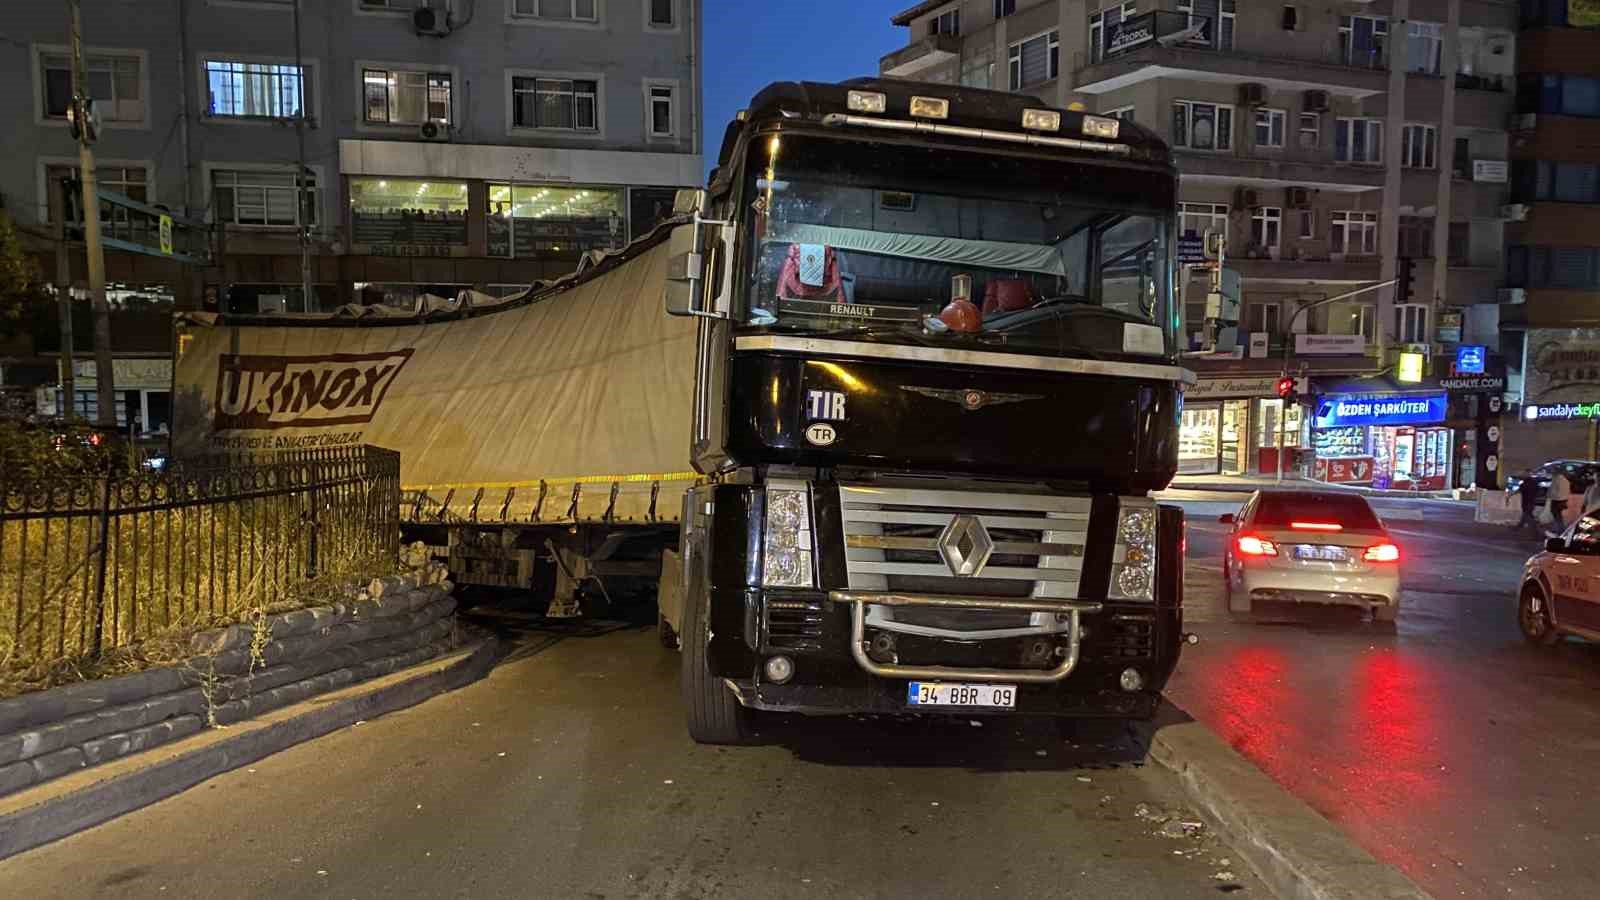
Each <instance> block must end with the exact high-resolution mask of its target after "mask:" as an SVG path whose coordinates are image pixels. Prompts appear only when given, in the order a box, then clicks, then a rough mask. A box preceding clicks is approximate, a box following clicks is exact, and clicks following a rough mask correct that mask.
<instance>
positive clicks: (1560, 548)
mask: <svg viewBox="0 0 1600 900" xmlns="http://www.w3.org/2000/svg"><path fill="white" fill-rule="evenodd" d="M1544 549H1545V550H1547V551H1549V552H1551V553H1565V552H1567V542H1566V541H1565V540H1562V539H1561V538H1549V539H1547V540H1546V541H1545V542H1544Z"/></svg>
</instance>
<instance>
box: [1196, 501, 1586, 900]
mask: <svg viewBox="0 0 1600 900" xmlns="http://www.w3.org/2000/svg"><path fill="white" fill-rule="evenodd" d="M1168 499H1170V500H1177V501H1179V502H1181V503H1182V504H1183V505H1184V506H1185V507H1186V509H1187V510H1188V511H1189V561H1190V563H1189V569H1188V572H1187V578H1186V583H1185V591H1186V592H1185V609H1186V624H1188V625H1189V627H1190V630H1192V631H1194V632H1196V633H1198V634H1199V635H1200V637H1201V642H1200V643H1199V644H1198V645H1197V646H1194V647H1190V648H1188V649H1187V650H1186V651H1185V654H1184V657H1183V661H1182V663H1181V664H1180V665H1179V669H1178V674H1177V675H1176V676H1175V677H1174V679H1173V681H1172V682H1171V684H1170V685H1169V687H1168V695H1169V696H1170V697H1171V698H1172V699H1173V700H1174V701H1175V702H1176V703H1177V704H1178V705H1179V706H1181V707H1183V708H1184V709H1185V710H1187V711H1188V712H1189V713H1190V714H1191V715H1193V716H1194V717H1195V718H1197V719H1199V720H1200V721H1202V722H1204V723H1205V724H1206V725H1208V726H1209V727H1211V728H1212V729H1213V730H1214V731H1216V732H1218V733H1219V734H1220V735H1221V736H1222V737H1223V738H1224V739H1225V740H1227V741H1228V742H1230V743H1231V744H1232V745H1233V746H1234V747H1235V748H1237V749H1238V750H1240V751H1241V752H1242V753H1244V754H1245V755H1246V756H1248V757H1249V758H1250V759H1251V760H1253V761H1254V762H1255V763H1256V764H1257V765H1259V766H1260V767H1261V768H1262V769H1264V770H1265V771H1266V772H1267V773H1268V774H1270V775H1271V776H1272V777H1273V778H1274V779H1276V780H1277V781H1278V782H1279V783H1280V784H1282V785H1284V786H1285V787H1287V788H1288V789H1289V790H1291V791H1292V792H1294V793H1295V794H1297V795H1299V796H1300V797H1301V798H1303V799H1304V800H1306V801H1307V802H1308V803H1310V804H1311V805H1312V806H1313V807H1314V808H1316V809H1317V810H1318V811H1320V812H1321V813H1323V814H1324V815H1325V816H1327V817H1328V818H1330V819H1332V820H1333V821H1334V822H1336V823H1337V824H1339V825H1340V826H1341V827H1343V828H1344V829H1345V830H1346V831H1347V832H1348V833H1349V834H1350V835H1351V836H1353V837H1354V838H1355V839H1356V840H1357V841H1358V842H1359V843H1360V844H1362V845H1363V846H1365V847H1366V848H1367V849H1368V850H1370V851H1371V852H1372V853H1373V854H1374V855H1376V856H1378V857H1379V858H1380V859H1383V860H1385V861H1387V862H1391V863H1394V864H1395V865H1397V866H1399V867H1400V868H1401V869H1402V870H1403V871H1405V872H1406V874H1408V875H1410V876H1411V877H1412V878H1413V879H1415V880H1416V881H1417V882H1418V883H1419V884H1421V885H1422V886H1423V887H1424V888H1426V889H1427V890H1428V891H1430V892H1431V893H1433V894H1434V895H1435V896H1437V897H1454V896H1467V897H1529V898H1532V897H1538V898H1559V897H1584V898H1588V897H1594V896H1595V895H1596V892H1597V888H1596V885H1597V884H1600V805H1597V804H1596V803H1595V802H1594V796H1595V795H1594V788H1593V785H1594V784H1595V771H1596V765H1597V764H1600V647H1596V646H1593V645H1586V644H1583V643H1578V642H1566V643H1564V644H1562V645H1561V646H1559V647H1556V648H1553V649H1552V648H1535V647H1531V646H1528V645H1526V644H1525V642H1524V641H1523V639H1522V637H1521V634H1520V632H1519V631H1518V630H1517V625H1516V611H1515V605H1516V590H1517V585H1518V580H1519V575H1520V571H1521V566H1522V563H1523V561H1524V560H1525V559H1526V558H1527V557H1528V556H1529V555H1530V554H1532V553H1533V552H1535V551H1536V550H1537V549H1538V543H1537V542H1536V541H1530V540H1528V539H1526V538H1524V539H1520V540H1519V539H1516V538H1513V537H1512V536H1510V535H1509V534H1508V533H1506V532H1505V531H1504V530H1501V529H1495V528H1491V527H1488V526H1477V525H1474V524H1473V523H1472V522H1471V508H1470V507H1469V506H1467V505H1464V504H1454V503H1446V502H1430V501H1416V500H1389V499H1378V500H1374V501H1373V502H1374V506H1375V507H1376V508H1377V509H1378V511H1379V514H1380V515H1382V516H1384V517H1385V518H1386V520H1387V521H1388V524H1389V527H1390V529H1391V530H1392V532H1393V533H1394V535H1395V537H1396V538H1397V541H1396V543H1398V544H1399V545H1400V547H1401V550H1402V553H1403V554H1404V557H1403V562H1402V565H1403V566H1404V568H1403V571H1402V582H1403V587H1402V590H1403V595H1402V607H1401V613H1400V619H1399V622H1398V625H1397V627H1396V628H1395V629H1394V630H1393V631H1391V632H1387V633H1386V632H1384V631H1383V630H1382V628H1381V626H1377V627H1375V626H1371V625H1367V624H1363V623H1361V622H1359V621H1358V620H1356V617H1353V616H1351V615H1348V614H1346V615H1294V616H1286V617H1280V618H1275V619H1274V620H1272V621H1264V622H1249V623H1234V622H1231V621H1229V618H1228V616H1227V614H1226V612H1225V611H1224V609H1223V605H1222V593H1221V592H1222V577H1221V555H1222V546H1223V540H1224V537H1223V535H1224V532H1225V531H1226V526H1223V525H1220V524H1218V523H1217V522H1216V516H1217V515H1219V514H1220V513H1221V512H1223V511H1231V510H1232V509H1233V508H1235V507H1236V506H1237V501H1238V500H1239V499H1240V497H1239V496H1237V495H1235V496H1232V497H1228V496H1225V495H1217V494H1198V493H1194V492H1172V493H1171V494H1170V495H1169V497H1168Z"/></svg>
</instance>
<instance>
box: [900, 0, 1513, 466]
mask: <svg viewBox="0 0 1600 900" xmlns="http://www.w3.org/2000/svg"><path fill="white" fill-rule="evenodd" d="M893 21H894V22H895V23H896V24H898V25H903V26H905V27H906V28H907V29H908V31H909V37H910V40H909V42H908V44H907V46H906V47H904V48H902V49H899V50H896V51H895V52H893V53H890V54H888V55H886V56H884V57H883V59H882V60H881V61H880V70H881V72H882V73H883V74H885V75H889V76H894V77H904V78H911V79H917V80H923V81H932V82H942V83H949V84H960V85H965V86H971V87H983V88H991V89H997V90H1010V91H1020V92H1024V93H1029V94H1033V95H1036V96H1038V97H1040V98H1041V99H1043V100H1045V101H1047V102H1050V103H1053V104H1056V105H1060V106H1068V105H1071V104H1081V105H1082V107H1083V108H1086V109H1088V110H1091V111H1095V112H1099V113H1101V114H1104V115H1114V116H1118V117H1122V118H1127V119H1132V120H1134V121H1136V122H1138V123H1140V124H1142V125H1145V126H1147V127H1151V128H1153V129H1155V130H1156V131H1157V132H1159V133H1161V134H1162V135H1163V136H1164V137H1165V138H1166V139H1167V141H1168V142H1169V143H1170V144H1171V146H1172V147H1173V148H1174V153H1175V156H1176V157H1177V161H1178V167H1179V169H1180V171H1181V173H1182V176H1183V177H1182V187H1181V196H1180V199H1181V203H1180V209H1179V231H1180V234H1181V235H1187V236H1199V235H1202V234H1204V232H1206V231H1208V230H1216V231H1222V232H1225V233H1226V234H1227V236H1228V248H1229V249H1228V253H1229V259H1228V262H1227V268H1229V269H1231V270H1234V271H1235V272H1237V273H1238V275H1239V277H1240V284H1241V286H1242V289H1241V298H1240V299H1241V311H1240V320H1241V321H1240V334H1239V342H1238V343H1239V349H1237V350H1236V351H1234V352H1232V353H1226V354H1213V355H1210V356H1202V357H1197V358H1194V359H1193V360H1192V361H1191V363H1190V365H1191V367H1192V368H1194V369H1195V370H1196V371H1197V372H1198V374H1199V375H1200V383H1199V384H1198V385H1197V386H1196V388H1195V389H1194V390H1193V391H1191V392H1190V394H1189V396H1188V400H1187V407H1186V413H1185V426H1186V427H1185V429H1184V433H1185V437H1184V452H1183V461H1182V462H1183V465H1182V467H1183V469H1184V470H1186V471H1193V472H1220V473H1225V474H1227V473H1234V474H1238V473H1245V472H1255V471H1271V470H1273V469H1275V468H1276V466H1277V462H1278V461H1277V454H1278V448H1279V447H1286V448H1290V449H1296V448H1300V447H1306V446H1309V445H1312V444H1317V449H1318V454H1319V457H1320V458H1322V459H1325V460H1333V459H1339V460H1345V461H1346V462H1344V463H1341V464H1340V465H1339V466H1331V465H1330V464H1329V463H1327V462H1318V463H1316V464H1314V465H1315V467H1316V471H1321V472H1322V473H1324V475H1325V476H1326V477H1329V478H1330V479H1337V480H1351V481H1368V480H1371V479H1372V478H1373V477H1374V475H1375V473H1376V477H1377V478H1378V480H1379V481H1380V482H1382V481H1385V480H1386V475H1385V470H1386V469H1387V472H1388V475H1390V476H1393V475H1396V474H1397V473H1396V470H1395V468H1394V465H1395V461H1396V460H1395V454H1396V453H1397V452H1400V450H1406V452H1407V453H1414V454H1416V457H1415V459H1417V460H1418V461H1420V460H1421V454H1422V452H1423V450H1424V449H1425V448H1426V447H1433V446H1435V445H1437V446H1438V447H1439V448H1440V449H1438V450H1431V449H1430V450H1427V453H1428V456H1427V464H1426V465H1425V466H1424V465H1420V464H1419V465H1416V466H1413V467H1412V469H1413V470H1414V471H1401V472H1399V473H1398V474H1399V475H1402V476H1409V477H1402V478H1400V479H1399V481H1400V483H1402V484H1407V483H1409V484H1419V483H1423V480H1424V479H1425V480H1426V483H1429V484H1430V485H1431V484H1433V483H1436V482H1437V483H1440V484H1460V483H1470V482H1472V481H1474V480H1482V478H1481V476H1483V475H1484V474H1485V464H1486V463H1487V462H1488V460H1487V456H1488V455H1490V454H1481V453H1478V452H1477V446H1476V438H1477V437H1478V436H1479V434H1480V432H1481V429H1479V428H1477V427H1476V424H1477V423H1476V419H1477V418H1478V416H1479V408H1480V407H1483V408H1485V409H1487V407H1488V403H1487V398H1488V396H1489V395H1490V394H1493V395H1494V396H1496V397H1498V389H1496V388H1494V387H1493V385H1495V384H1497V383H1502V384H1503V380H1504V378H1503V375H1500V376H1499V382H1496V381H1495V375H1494V373H1493V371H1492V370H1493V369H1494V367H1495V366H1496V365H1497V364H1498V360H1499V351H1500V346H1499V305H1498V304H1499V301H1500V299H1501V297H1500V294H1499V291H1500V288H1501V287H1502V286H1503V280H1504V271H1503V245H1504V242H1505V232H1506V225H1507V221H1506V219H1507V215H1508V212H1509V211H1508V209H1507V207H1508V196H1507V195H1508V190H1509V185H1508V183H1507V182H1508V180H1509V176H1508V159H1509V146H1508V143H1509V138H1508V133H1507V123H1508V119H1509V116H1510V114H1511V112H1512V110H1513V107H1514V104H1515V100H1516V90H1515V89H1516V85H1517V68H1516V60H1517V55H1518V54H1517V42H1516V30H1517V25H1518V8H1517V6H1516V4H1515V3H1512V2H1490V0H1409V2H1408V0H1369V2H1355V0H1342V2H1340V0H1335V2H1326V3H1316V4H1310V3H1266V2H1248V3H1247V2H1242V0H1117V2H1108V0H959V2H926V3H921V4H919V5H917V6H915V7H912V8H910V9H907V10H905V11H904V12H902V13H900V14H898V15H896V16H895V17H894V18H893ZM1405 259H1409V260H1410V261H1411V263H1410V266H1409V269H1410V271H1411V273H1412V279H1411V287H1410V291H1409V295H1410V296H1409V298H1408V299H1407V302H1404V303H1396V302H1395V292H1394V291H1393V290H1391V289H1387V288H1385V289H1379V290H1375V291H1371V292H1368V293H1365V294H1360V295H1357V296H1355V297H1352V298H1350V299H1349V300H1347V301H1341V302H1334V303H1330V304H1327V305H1322V306H1316V307H1311V306H1310V304H1312V303H1314V302H1316V301H1319V300H1324V299H1326V298H1330V297H1334V296H1336V295H1338V294H1342V293H1345V292H1348V291H1352V290H1355V289H1357V288H1360V287H1363V286H1368V285H1372V284H1374V283H1378V282H1381V281H1384V280H1387V279H1390V278H1394V277H1396V274H1397V272H1400V271H1403V270H1404V269H1406V268H1407V267H1406V266H1405V264H1404V263H1402V262H1401V261H1402V260H1405ZM1194 275H1195V277H1193V278H1190V279H1188V282H1187V284H1186V285H1185V292H1184V297H1185V313H1186V317H1185V318H1186V323H1187V326H1188V331H1189V332H1190V333H1191V334H1193V335H1195V337H1196V341H1195V344H1194V346H1195V347H1198V346H1199V343H1198V335H1199V333H1200V332H1201V330H1202V322H1203V317H1204V315H1205V302H1204V301H1205V294H1206V291H1207V281H1206V279H1205V278H1203V277H1200V276H1199V273H1198V272H1196V273H1194ZM1407 345H1411V346H1412V347H1414V348H1416V349H1420V350H1425V351H1426V352H1427V353H1428V355H1429V357H1430V365H1429V371H1428V373H1427V375H1426V376H1425V378H1424V380H1423V382H1420V383H1404V384H1402V383H1397V382H1396V381H1395V380H1394V378H1393V377H1392V372H1391V370H1392V367H1393V365H1394V362H1395V353H1396V351H1397V350H1398V348H1401V347H1403V346H1407ZM1462 345H1467V346H1474V345H1481V346H1487V347H1488V348H1489V350H1490V351H1492V352H1491V353H1489V354H1488V356H1489V366H1488V368H1489V369H1491V371H1490V372H1489V373H1486V374H1484V375H1483V376H1482V377H1476V378H1472V379H1463V378H1462V377H1461V373H1458V372H1454V371H1452V367H1453V363H1454V359H1455V350H1456V348H1458V347H1459V346H1462ZM1380 347H1381V348H1383V349H1384V351H1385V352H1383V353H1380ZM1286 357H1287V358H1288V360H1289V363H1288V368H1289V369H1290V371H1291V372H1292V373H1295V374H1303V375H1305V376H1306V379H1307V380H1306V381H1305V382H1303V389H1304V390H1306V391H1308V392H1310V393H1312V394H1314V395H1316V396H1318V397H1327V398H1337V397H1343V396H1354V395H1360V396H1364V397H1365V396H1372V397H1381V396H1390V395H1399V394H1412V393H1427V394H1429V395H1430V396H1432V395H1435V394H1437V395H1440V399H1439V402H1438V403H1430V404H1429V409H1430V412H1429V413H1428V414H1427V415H1426V417H1425V418H1426V419H1427V421H1423V420H1418V421H1415V422H1399V423H1397V422H1387V421H1386V422H1385V423H1383V424H1381V425H1375V424H1374V423H1366V422H1362V423H1356V422H1348V423H1346V422H1343V421H1341V420H1336V419H1333V418H1325V419H1323V420H1321V421H1320V422H1319V421H1318V420H1317V418H1318V417H1317V416H1316V415H1315V411H1316V409H1317V407H1316V406H1313V410H1312V413H1313V414H1312V415H1310V416H1303V415H1302V413H1301V410H1300V409H1299V408H1297V407H1291V408H1290V409H1288V410H1287V411H1286V410H1284V409H1283V407H1282V404H1281V403H1280V402H1279V401H1278V400H1277V399H1276V397H1275V396H1274V395H1273V384H1274V382H1275V378H1276V376H1277V375H1278V374H1279V373H1280V371H1281V370H1282V368H1283V367H1284V366H1285V363H1284V359H1285V358H1286ZM1467 383H1470V385H1471V388H1470V389H1453V388H1450V387H1449V386H1448V385H1450V384H1467ZM1480 401H1483V402H1481V403H1480ZM1495 405H1496V406H1498V401H1497V402H1496V404H1495ZM1319 424H1320V425H1321V426H1323V427H1320V428H1319V427H1318V426H1319ZM1375 428H1377V429H1387V430H1377V431H1375V430H1374V429H1375ZM1397 429H1398V431H1397ZM1425 431H1426V432H1427V435H1424V433H1423V432H1425ZM1434 431H1438V432H1439V434H1438V435H1433V432H1434ZM1323 432H1326V434H1324V433H1323ZM1401 432H1403V433H1401ZM1446 433H1448V437H1446V436H1444V435H1445V434H1446ZM1400 439H1405V440H1402V441H1401V444H1402V446H1401V447H1400V448H1399V449H1398V450H1397V448H1396V445H1395V441H1396V440H1400ZM1406 440H1409V441H1410V442H1411V443H1410V444H1409V449H1407V447H1406V446H1405V441H1406ZM1319 442H1320V443H1319ZM1356 450H1359V452H1354V451H1356ZM1324 451H1326V452H1324ZM1354 459H1363V460H1364V461H1365V462H1366V463H1367V464H1366V465H1363V466H1357V465H1355V464H1354V463H1351V462H1349V460H1354ZM1407 462H1409V460H1407ZM1495 463H1496V464H1498V461H1497V460H1496V461H1495ZM1311 465H1312V464H1308V466H1311ZM1335 468H1337V469H1338V470H1339V471H1338V473H1334V472H1333V471H1332V470H1333V469H1335ZM1310 470H1311V469H1310V468H1308V471H1310ZM1423 472H1427V473H1428V474H1426V475H1423ZM1357 473H1359V474H1357Z"/></svg>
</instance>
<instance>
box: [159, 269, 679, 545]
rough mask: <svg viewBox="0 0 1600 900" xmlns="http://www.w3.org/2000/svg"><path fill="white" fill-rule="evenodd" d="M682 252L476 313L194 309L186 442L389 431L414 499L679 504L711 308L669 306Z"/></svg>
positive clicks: (181, 420)
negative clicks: (323, 318)
mask: <svg viewBox="0 0 1600 900" xmlns="http://www.w3.org/2000/svg"><path fill="white" fill-rule="evenodd" d="M667 253H668V250H667V245H666V244H665V243H664V242H663V243H658V244H656V245H655V246H654V247H650V248H648V249H645V250H642V251H640V252H638V253H637V255H635V256H634V257H633V258H632V259H630V260H628V261H626V262H622V263H620V264H618V265H616V266H615V267H613V268H611V269H609V270H608V271H604V272H602V273H601V274H599V275H597V276H594V277H591V278H589V279H588V280H586V281H583V282H582V283H579V284H577V285H576V286H571V287H567V288H565V289H560V290H556V291H555V292H552V293H544V294H538V293H536V294H535V295H534V297H533V299H532V300H531V302H527V303H523V304H520V305H513V306H511V308H508V309H503V310H497V311H493V312H488V313H484V314H480V315H477V316H471V317H465V318H456V319H450V320H445V321H437V322H411V323H396V322H390V321H382V320H380V321H379V322H378V323H376V324H368V323H366V322H361V323H355V322H351V321H349V320H344V321H334V320H331V319H330V320H329V321H328V322H327V323H326V324H297V325H255V324H252V325H229V324H220V323H219V324H212V325H205V324H199V325H192V326H190V327H189V329H188V332H187V333H188V334H189V335H192V339H191V338H185V339H183V340H182V342H181V346H182V353H181V356H180V358H179V361H178V368H177V385H178V395H177V397H176V398H175V400H176V402H175V417H176V419H177V423H178V431H177V433H176V443H177V450H178V453H179V455H180V456H181V455H187V454H195V453H215V452H226V451H272V450H304V449H315V448H321V447H335V446H349V445H355V444H372V445H376V446H380V447H387V448H391V449H395V450H399V451H400V454H401V456H400V460H401V482H402V486H403V487H404V489H405V490H406V491H407V492H408V495H407V496H408V501H407V502H408V504H411V505H413V506H416V507H417V509H416V510H415V511H414V510H412V509H408V510H406V511H405V512H406V513H407V515H408V517H409V516H410V515H412V514H416V515H419V516H420V517H421V518H424V519H434V518H440V517H442V518H443V519H444V520H446V521H451V520H461V519H465V518H476V519H477V520H478V521H501V520H502V515H503V516H504V519H505V520H509V521H523V522H526V521H533V520H537V521H545V522H553V521H573V520H584V521H587V520H595V519H600V518H609V519H614V520H617V521H628V520H633V521H639V520H642V519H646V518H650V517H651V511H652V510H654V511H655V515H656V517H658V518H660V519H662V520H673V519H676V518H677V516H678V513H679V510H678V505H679V501H680V498H681V496H682V492H683V489H684V487H685V486H686V484H687V483H689V482H692V481H693V479H694V478H695V475H694V473H693V472H692V471H690V465H689V449H690V428H691V409H692V393H693V390H694V361H695V324H694V320H692V319H688V318H675V317H672V316H668V315H667V314H666V312H665V310H664V309H663V306H662V284H663V282H664V280H665V275H666V262H667ZM541 483H542V484H541ZM473 510H475V512H473Z"/></svg>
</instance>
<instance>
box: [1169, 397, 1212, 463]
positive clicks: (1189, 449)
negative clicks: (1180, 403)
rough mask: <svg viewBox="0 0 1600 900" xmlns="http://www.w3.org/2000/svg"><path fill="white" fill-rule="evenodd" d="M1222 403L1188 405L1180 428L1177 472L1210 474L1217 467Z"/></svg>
mask: <svg viewBox="0 0 1600 900" xmlns="http://www.w3.org/2000/svg"><path fill="white" fill-rule="evenodd" d="M1221 415H1222V407H1221V404H1217V403H1205V404H1198V403H1197V404H1195V405H1193V406H1185V407H1184V410H1183V421H1182V422H1181V423H1180V424H1179V427H1178V471H1179V472H1182V473H1184V474H1186V475H1211V474H1215V473H1216V472H1217V469H1218V464H1217V454H1218V450H1219V447H1220V441H1219V437H1220V433H1219V430H1218V426H1219V424H1220V419H1221Z"/></svg>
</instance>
